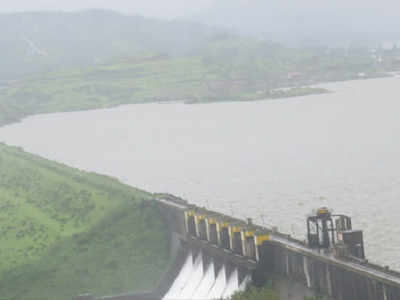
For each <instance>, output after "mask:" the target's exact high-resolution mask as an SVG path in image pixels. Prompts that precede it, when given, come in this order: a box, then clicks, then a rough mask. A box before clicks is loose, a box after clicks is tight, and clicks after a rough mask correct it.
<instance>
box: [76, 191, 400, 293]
mask: <svg viewBox="0 0 400 300" xmlns="http://www.w3.org/2000/svg"><path fill="white" fill-rule="evenodd" d="M154 201H155V203H156V204H157V205H158V207H159V209H160V211H161V212H162V216H163V218H164V219H165V223H166V224H167V225H168V229H169V233H170V254H171V266H170V267H169V269H168V271H167V272H166V273H165V275H164V277H163V278H162V280H161V282H160V284H159V286H158V287H156V288H155V290H154V291H152V292H149V293H142V294H127V295H122V296H121V295H120V296H114V297H105V298H95V297H92V298H90V297H89V298H87V296H83V297H78V298H77V299H78V300H94V299H97V300H162V299H165V300H175V299H204V300H208V299H221V298H222V299H228V298H229V297H230V296H231V295H232V294H234V293H235V292H238V291H241V290H244V289H246V287H247V286H248V285H249V284H252V285H254V286H256V287H261V286H263V285H264V284H265V283H266V282H269V283H271V282H272V283H273V287H274V288H275V289H276V290H277V291H278V292H279V293H280V296H281V299H282V300H304V298H311V299H314V298H318V299H323V300H399V299H400V272H397V271H394V270H391V269H390V268H389V267H388V266H385V267H383V266H379V265H376V264H373V263H371V262H369V261H368V260H367V259H366V258H365V252H364V245H363V234H362V231H360V230H353V229H352V222H351V218H349V217H348V216H345V215H334V214H332V213H331V212H330V210H329V209H327V208H320V209H318V210H317V211H316V213H315V214H311V215H310V216H309V217H308V218H307V228H308V241H307V242H306V241H300V240H297V239H294V238H292V237H291V236H290V235H286V234H283V233H280V232H279V231H278V230H277V229H269V228H266V227H264V226H259V225H256V224H253V223H252V222H251V220H247V221H244V220H240V219H237V218H234V217H231V216H228V215H224V214H221V213H218V212H215V211H210V210H208V209H206V208H204V207H197V206H195V205H191V204H189V203H188V202H187V201H185V200H182V199H180V198H176V197H174V196H171V195H165V194H156V195H155V199H154Z"/></svg>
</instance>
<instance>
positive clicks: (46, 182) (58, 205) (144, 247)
mask: <svg viewBox="0 0 400 300" xmlns="http://www.w3.org/2000/svg"><path fill="white" fill-rule="evenodd" d="M149 198H150V195H149V194H147V193H145V192H142V191H139V190H137V189H134V188H131V187H129V186H126V185H123V184H121V183H119V182H118V181H117V180H115V179H112V178H109V177H106V176H100V175H96V174H89V173H86V172H82V171H79V170H76V169H72V168H69V167H66V166H63V165H60V164H57V163H53V162H50V161H48V160H45V159H41V158H39V157H36V156H33V155H30V154H28V153H25V152H23V151H21V150H19V149H17V148H13V147H8V146H6V145H3V144H0V206H1V209H0V299H18V300H23V299H35V300H36V299H43V300H45V299H49V300H50V299H51V300H53V299H58V300H59V299H61V300H62V299H68V300H70V299H71V297H73V296H75V295H76V294H79V293H84V292H87V291H90V292H93V293H95V294H98V295H104V294H113V293H121V292H129V291H138V290H147V289H151V288H152V287H153V286H154V284H155V283H156V282H157V281H158V279H159V277H160V276H161V274H162V272H163V271H164V270H165V268H166V265H167V262H168V241H167V230H166V228H165V225H164V224H163V221H162V219H161V216H160V215H159V212H158V210H157V209H156V208H155V207H154V204H153V203H152V202H151V201H149Z"/></svg>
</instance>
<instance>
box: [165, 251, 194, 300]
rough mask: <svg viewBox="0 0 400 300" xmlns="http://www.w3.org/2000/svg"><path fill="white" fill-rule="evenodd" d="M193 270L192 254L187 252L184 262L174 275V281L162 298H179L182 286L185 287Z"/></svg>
mask: <svg viewBox="0 0 400 300" xmlns="http://www.w3.org/2000/svg"><path fill="white" fill-rule="evenodd" d="M192 272H193V256H192V253H189V254H188V256H187V258H186V260H185V263H184V265H183V267H182V269H181V270H180V272H179V274H178V276H177V277H176V279H175V281H174V283H173V284H172V286H171V287H170V289H169V291H168V292H167V294H165V296H164V298H163V299H166V300H167V299H171V300H172V299H179V298H178V297H179V295H180V294H181V293H182V290H183V288H184V287H185V285H186V283H187V281H188V278H189V277H190V275H191V274H192Z"/></svg>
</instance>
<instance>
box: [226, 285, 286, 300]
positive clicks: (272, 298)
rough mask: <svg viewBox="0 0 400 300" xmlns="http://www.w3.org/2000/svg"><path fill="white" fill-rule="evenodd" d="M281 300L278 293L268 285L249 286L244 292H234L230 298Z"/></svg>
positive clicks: (236, 299) (238, 299) (240, 299)
mask: <svg viewBox="0 0 400 300" xmlns="http://www.w3.org/2000/svg"><path fill="white" fill-rule="evenodd" d="M261 299H262V300H281V298H280V296H279V293H277V292H276V291H274V290H273V289H271V288H269V287H264V288H255V287H251V288H249V289H248V290H247V291H245V292H240V293H236V294H235V295H234V296H233V297H232V299H231V300H261Z"/></svg>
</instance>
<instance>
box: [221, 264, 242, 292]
mask: <svg viewBox="0 0 400 300" xmlns="http://www.w3.org/2000/svg"><path fill="white" fill-rule="evenodd" d="M238 289H239V274H238V270H237V269H236V268H235V269H234V270H233V272H232V274H231V275H230V276H229V280H228V283H227V285H226V287H225V290H224V293H223V294H222V298H223V299H228V298H230V297H231V296H232V295H233V294H234V293H235V292H237V291H238Z"/></svg>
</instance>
